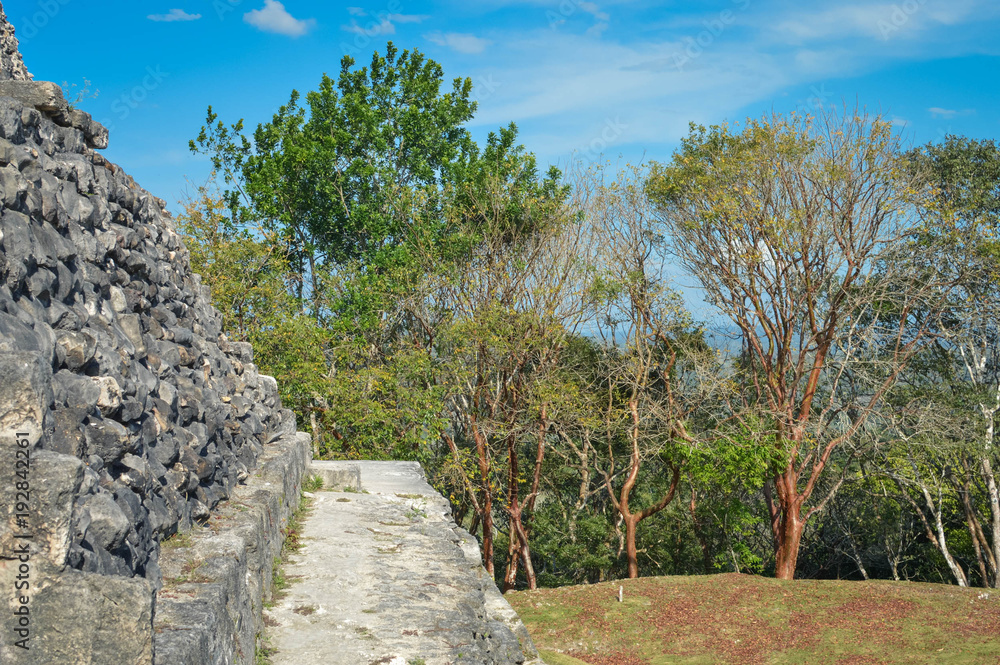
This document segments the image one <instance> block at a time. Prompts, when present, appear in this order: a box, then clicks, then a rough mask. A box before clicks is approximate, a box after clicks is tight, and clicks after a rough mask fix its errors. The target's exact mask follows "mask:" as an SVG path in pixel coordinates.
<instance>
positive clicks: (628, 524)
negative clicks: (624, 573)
mask: <svg viewBox="0 0 1000 665" xmlns="http://www.w3.org/2000/svg"><path fill="white" fill-rule="evenodd" d="M622 517H624V518H625V520H624V521H625V556H626V558H627V559H628V577H629V579H630V580H634V579H635V578H637V577H639V550H638V549H636V545H635V532H636V529H637V528H638V526H639V520H638V519H637V516H636V515H631V514H630V515H628V516H625V515H622Z"/></svg>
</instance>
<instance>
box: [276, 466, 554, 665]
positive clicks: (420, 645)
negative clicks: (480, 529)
mask: <svg viewBox="0 0 1000 665" xmlns="http://www.w3.org/2000/svg"><path fill="white" fill-rule="evenodd" d="M313 465H314V468H313V473H316V474H318V475H322V476H325V477H327V478H328V479H342V480H340V482H343V483H344V484H343V485H340V484H339V483H338V485H335V486H333V487H329V488H327V489H326V490H324V491H320V492H316V493H315V494H314V495H313V497H312V498H313V505H312V509H311V511H310V514H309V515H308V517H307V518H306V519H305V522H304V527H303V531H302V536H301V540H302V542H303V543H304V546H303V547H302V548H301V549H300V550H299V551H298V553H296V554H293V555H292V556H291V557H290V560H289V562H288V563H286V564H285V565H284V567H283V570H284V575H285V577H286V579H288V580H289V582H290V583H291V585H290V587H289V588H288V590H287V593H286V595H284V597H283V598H281V599H280V600H279V601H277V604H276V605H275V606H274V607H272V608H270V609H268V610H266V613H265V623H266V624H267V625H268V626H269V628H268V636H269V640H270V645H271V647H272V648H274V649H276V650H277V653H275V654H274V655H273V656H272V662H273V663H274V664H275V665H319V664H321V663H322V664H323V665H372V664H374V663H384V664H387V665H415V664H417V663H424V664H425V665H445V664H448V665H451V664H458V663H468V664H469V665H472V664H475V665H506V664H508V663H524V662H534V663H540V662H541V661H540V660H537V658H538V656H537V652H536V650H535V648H534V645H533V644H532V643H531V638H530V637H528V634H527V631H526V630H525V629H524V625H523V624H522V623H521V621H520V619H519V618H518V617H517V615H516V614H515V613H514V612H513V610H511V609H510V605H508V604H507V602H506V601H505V600H504V599H503V597H502V596H501V595H500V593H499V591H497V588H496V585H495V584H494V583H493V580H492V579H491V578H490V577H489V576H488V575H487V574H486V572H485V570H484V569H483V567H482V565H481V563H480V559H479V551H478V547H477V545H476V542H475V540H474V539H473V538H472V537H471V536H470V535H469V534H468V533H467V532H465V531H463V530H462V529H458V528H456V527H455V524H454V522H453V521H452V519H451V517H450V513H449V508H448V503H447V501H446V500H445V499H444V498H443V497H442V496H441V495H440V494H438V493H437V492H435V491H434V490H433V489H432V488H431V487H430V485H428V484H427V482H426V481H425V479H424V475H423V472H422V470H421V468H420V466H419V465H418V464H416V463H412V462H350V463H338V462H314V463H313ZM337 474H343V475H337ZM355 474H359V475H360V483H361V487H362V491H361V492H358V491H357V490H356V485H355V484H354V483H353V482H350V480H351V479H352V476H355ZM355 477H356V476H355ZM345 488H346V489H348V490H350V491H344V489H345ZM526 656H527V657H526Z"/></svg>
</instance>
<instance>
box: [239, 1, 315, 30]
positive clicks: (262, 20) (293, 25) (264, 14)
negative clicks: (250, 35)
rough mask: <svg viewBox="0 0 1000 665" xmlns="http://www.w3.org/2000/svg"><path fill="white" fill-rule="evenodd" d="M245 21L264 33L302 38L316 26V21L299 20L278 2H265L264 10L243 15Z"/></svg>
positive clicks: (256, 10)
mask: <svg viewBox="0 0 1000 665" xmlns="http://www.w3.org/2000/svg"><path fill="white" fill-rule="evenodd" d="M243 20H244V21H246V22H247V23H249V24H250V25H252V26H254V27H255V28H257V29H259V30H263V31H264V32H274V33H277V34H279V35H288V36H289V37H301V36H302V35H304V34H306V33H307V32H309V30H310V29H311V28H312V27H313V26H315V25H316V20H315V19H311V18H310V19H297V18H295V17H294V16H292V15H291V14H289V13H288V11H287V10H286V9H285V6H284V5H283V4H281V3H280V2H278V0H264V7H263V8H262V9H254V10H251V11H249V12H247V13H246V14H244V15H243Z"/></svg>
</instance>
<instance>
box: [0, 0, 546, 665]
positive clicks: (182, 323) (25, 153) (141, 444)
mask: <svg viewBox="0 0 1000 665" xmlns="http://www.w3.org/2000/svg"><path fill="white" fill-rule="evenodd" d="M107 145H108V132H107V130H106V129H105V128H104V127H103V126H101V125H100V124H99V123H96V122H94V121H93V119H92V118H91V117H90V116H89V115H88V114H86V113H83V112H81V111H79V110H74V109H72V108H70V106H69V105H68V104H67V103H66V101H65V99H64V98H63V94H62V91H61V89H60V88H59V87H58V86H57V85H55V84H53V83H49V82H44V81H33V80H32V77H31V75H30V74H29V73H28V71H27V69H26V68H25V66H24V63H23V61H22V58H21V56H20V54H19V52H18V48H17V40H16V38H15V36H14V29H13V27H12V26H11V25H10V24H9V23H8V22H7V20H6V16H5V14H4V10H3V6H2V5H0V615H2V616H0V663H3V664H5V665H6V664H7V663H11V664H18V665H22V664H29V663H30V664H33V665H34V664H43V663H44V664H50V663H51V664H59V665H65V664H69V663H73V664H83V665H117V664H122V665H143V664H147V663H156V664H158V665H159V664H162V665H202V664H205V663H212V664H213V665H214V664H218V665H223V664H229V663H247V664H249V663H254V662H255V654H256V652H257V650H258V647H259V641H260V637H261V635H262V633H263V631H264V625H263V602H264V600H265V599H266V598H268V597H269V596H270V593H271V583H272V568H273V566H274V563H275V560H276V558H277V557H278V556H279V554H280V552H281V547H282V542H283V540H284V531H283V529H284V527H285V526H286V524H287V521H288V518H289V516H290V514H291V513H292V512H293V511H294V510H295V509H296V508H297V507H298V504H299V497H300V490H301V481H302V478H303V475H304V474H305V473H306V470H307V466H308V464H309V456H310V446H309V437H308V436H307V435H305V434H302V433H299V432H296V423H295V417H294V414H293V413H292V412H291V411H289V410H286V409H282V408H281V404H280V400H279V398H278V392H277V384H276V382H275V380H274V379H273V378H271V377H268V376H263V375H261V374H260V373H259V372H258V371H257V368H256V367H255V366H254V364H253V352H252V349H251V348H250V346H249V345H248V344H242V343H233V342H230V341H229V340H227V338H226V336H225V334H223V332H222V320H221V315H220V314H219V312H217V311H216V310H215V309H213V308H212V307H211V305H210V301H209V290H208V288H207V287H206V286H203V285H202V284H201V282H200V278H199V276H198V275H196V274H194V273H192V272H191V268H190V263H189V260H188V253H187V250H186V249H185V248H184V246H183V245H182V243H181V241H180V238H179V237H178V235H177V233H176V232H175V231H174V228H173V224H172V221H171V219H170V215H169V214H168V213H167V212H166V210H165V204H164V202H163V201H161V200H160V199H158V198H156V197H154V196H152V195H151V194H150V193H148V192H147V191H145V190H144V189H142V188H141V187H139V186H138V185H137V184H136V183H135V182H134V181H133V180H132V178H131V177H129V176H128V175H127V174H126V173H125V172H124V171H122V170H121V169H120V168H119V167H117V166H116V165H114V164H112V163H110V162H108V161H107V160H106V159H105V158H104V157H103V156H101V154H100V153H99V152H98V151H99V150H101V149H103V148H105V147H107ZM445 532H448V533H451V532H450V531H449V530H442V533H445ZM176 534H182V535H180V536H176ZM172 536H175V537H173V538H172ZM449 538H451V536H449ZM449 547H451V548H452V549H454V548H455V547H457V546H456V545H454V543H451V544H450V545H449ZM449 551H451V550H449ZM462 575H465V576H468V573H467V572H463V573H462ZM481 577H482V576H481V575H476V576H472V577H469V579H473V578H474V579H475V580H476V581H475V583H474V588H473V589H472V595H468V594H466V596H468V597H471V598H475V599H477V600H475V601H474V602H475V603H480V602H484V601H483V599H484V598H486V599H487V600H488V599H489V598H492V599H493V600H492V601H489V602H488V603H487V605H490V603H492V604H493V605H495V606H496V607H492V609H491V607H484V608H480V609H477V610H475V611H468V612H465V614H463V616H465V615H468V616H469V617H471V618H470V619H469V623H468V625H458V624H456V625H454V626H452V628H453V629H454V630H456V631H460V632H461V631H466V632H469V633H470V634H473V635H480V636H482V635H484V634H489V632H488V631H489V630H491V629H492V630H493V631H494V634H495V637H496V639H497V640H499V641H497V642H496V643H497V644H506V645H508V646H507V647H504V653H505V654H507V655H505V656H504V657H503V658H500V657H494V656H491V657H490V660H489V662H490V663H498V664H499V663H505V662H510V663H520V662H523V661H524V655H523V654H522V653H521V651H520V650H519V649H518V646H517V638H515V637H514V635H513V633H510V634H509V635H508V634H507V633H503V636H501V635H500V633H497V632H496V631H500V632H503V631H507V632H509V630H508V629H507V628H504V627H503V626H502V625H501V624H500V623H497V617H502V615H504V612H505V611H509V606H506V603H505V601H503V600H502V598H500V597H499V594H497V593H496V590H495V585H493V584H492V581H491V580H488V579H487V580H486V581H482V579H481ZM463 579H464V578H463ZM470 584H471V582H470ZM482 585H485V586H482ZM489 587H492V589H490V588H489ZM484 589H485V591H484ZM487 591H492V595H491V594H490V593H487ZM463 597H464V596H463ZM501 606H506V610H504V607H501ZM498 607H499V609H497V608H498ZM438 609H442V608H438ZM445 609H446V608H445ZM428 611H435V610H434V608H433V603H432V604H431V607H430V609H428ZM506 619H507V624H508V625H512V626H515V628H516V626H517V624H518V623H519V622H518V621H517V620H516V616H513V617H506ZM521 628H522V629H523V626H522V627H521ZM501 637H502V639H501ZM492 640H493V638H489V639H486V641H485V642H484V644H487V645H491V644H493V643H494V642H493V641H492ZM480 641H482V639H480ZM522 642H524V643H525V644H529V643H530V639H529V638H527V637H526V635H524V636H523V639H522ZM483 648H485V647H483ZM488 650H489V651H490V653H499V651H497V649H495V648H493V647H489V649H488ZM531 651H533V649H532V650H531ZM484 653H485V652H484ZM446 660H447V658H446ZM484 662H485V661H484Z"/></svg>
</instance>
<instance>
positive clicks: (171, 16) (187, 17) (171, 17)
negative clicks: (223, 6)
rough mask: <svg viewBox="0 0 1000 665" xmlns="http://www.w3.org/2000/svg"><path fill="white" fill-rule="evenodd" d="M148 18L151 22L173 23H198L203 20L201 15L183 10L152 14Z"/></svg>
mask: <svg viewBox="0 0 1000 665" xmlns="http://www.w3.org/2000/svg"><path fill="white" fill-rule="evenodd" d="M146 18H148V19H149V20H150V21H164V22H166V23H172V22H173V21H197V20H198V19H200V18H201V14H188V13H187V12H186V11H184V10H183V9H171V10H170V13H168V14H150V15H149V16H147V17H146Z"/></svg>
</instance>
